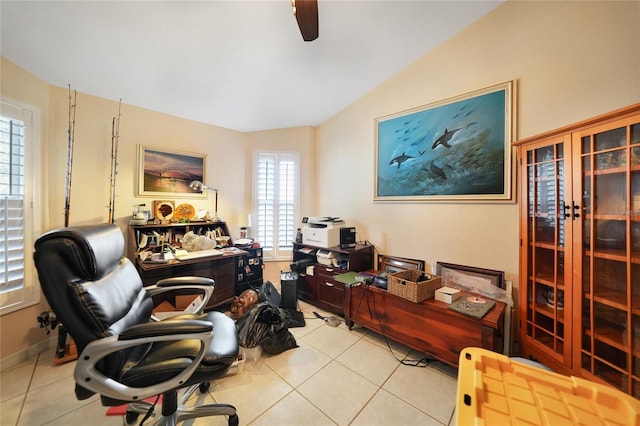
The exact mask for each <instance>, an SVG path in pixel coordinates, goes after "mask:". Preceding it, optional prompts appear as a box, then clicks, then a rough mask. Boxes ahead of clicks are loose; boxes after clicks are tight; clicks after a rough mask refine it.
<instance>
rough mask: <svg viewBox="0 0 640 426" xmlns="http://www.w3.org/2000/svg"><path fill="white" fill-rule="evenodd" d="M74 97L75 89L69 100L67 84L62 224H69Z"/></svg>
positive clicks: (75, 94) (75, 96) (74, 126)
mask: <svg viewBox="0 0 640 426" xmlns="http://www.w3.org/2000/svg"><path fill="white" fill-rule="evenodd" d="M76 98H77V91H75V90H74V91H73V103H72V102H71V84H69V126H68V128H67V176H66V182H65V195H64V226H65V228H66V227H68V226H69V210H70V208H71V169H72V167H73V140H74V137H75V130H76Z"/></svg>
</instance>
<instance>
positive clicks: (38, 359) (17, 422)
mask: <svg viewBox="0 0 640 426" xmlns="http://www.w3.org/2000/svg"><path fill="white" fill-rule="evenodd" d="M40 354H42V352H38V353H37V354H36V361H35V362H34V363H33V370H32V371H31V377H29V383H28V384H27V389H26V391H25V392H24V397H23V398H22V403H21V404H20V410H18V417H17V418H16V426H17V425H18V424H19V423H20V418H21V417H22V411H23V410H24V405H25V404H26V402H27V397H28V396H29V392H30V391H31V384H32V383H33V378H34V377H35V375H36V370H37V368H38V363H39V362H40Z"/></svg>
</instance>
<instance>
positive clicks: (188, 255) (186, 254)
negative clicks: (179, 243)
mask: <svg viewBox="0 0 640 426" xmlns="http://www.w3.org/2000/svg"><path fill="white" fill-rule="evenodd" d="M223 254H224V253H223V251H222V250H218V249H210V250H198V251H186V250H176V254H175V257H176V259H178V260H189V259H197V258H200V257H210V256H222V255H223Z"/></svg>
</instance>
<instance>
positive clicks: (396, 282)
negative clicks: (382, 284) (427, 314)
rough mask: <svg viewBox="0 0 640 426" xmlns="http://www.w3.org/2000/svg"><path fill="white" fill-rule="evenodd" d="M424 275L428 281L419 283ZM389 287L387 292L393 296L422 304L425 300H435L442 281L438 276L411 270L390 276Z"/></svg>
mask: <svg viewBox="0 0 640 426" xmlns="http://www.w3.org/2000/svg"><path fill="white" fill-rule="evenodd" d="M422 274H424V275H425V276H426V277H427V278H428V279H427V280H425V281H417V280H418V278H419V277H420V275H422ZM387 287H388V288H387V291H389V293H391V294H395V295H396V296H400V297H402V298H404V299H407V300H411V301H412V302H416V303H420V302H422V301H423V300H427V299H431V298H433V296H434V295H435V292H436V290H437V289H439V288H440V287H442V279H441V278H440V277H439V276H437V275H431V274H427V273H425V272H422V271H416V270H413V269H409V270H406V271H401V272H394V273H392V274H389V283H388V286H387Z"/></svg>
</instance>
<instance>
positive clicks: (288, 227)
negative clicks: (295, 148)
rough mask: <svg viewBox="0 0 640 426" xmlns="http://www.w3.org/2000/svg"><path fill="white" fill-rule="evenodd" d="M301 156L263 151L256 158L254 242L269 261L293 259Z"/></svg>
mask: <svg viewBox="0 0 640 426" xmlns="http://www.w3.org/2000/svg"><path fill="white" fill-rule="evenodd" d="M299 163H300V160H299V156H298V154H295V153H286V152H273V151H261V152H256V153H255V155H254V187H253V188H254V189H253V194H254V197H253V198H254V208H253V209H254V212H253V215H254V223H253V226H254V229H253V238H254V239H255V240H256V241H258V242H259V243H260V245H261V246H262V250H263V254H264V257H265V258H266V259H278V260H281V259H290V258H291V250H292V248H293V244H292V243H293V241H294V239H295V232H296V224H297V223H298V220H297V218H298V202H299V198H298V197H299V195H298V187H299V183H298V182H299Z"/></svg>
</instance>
